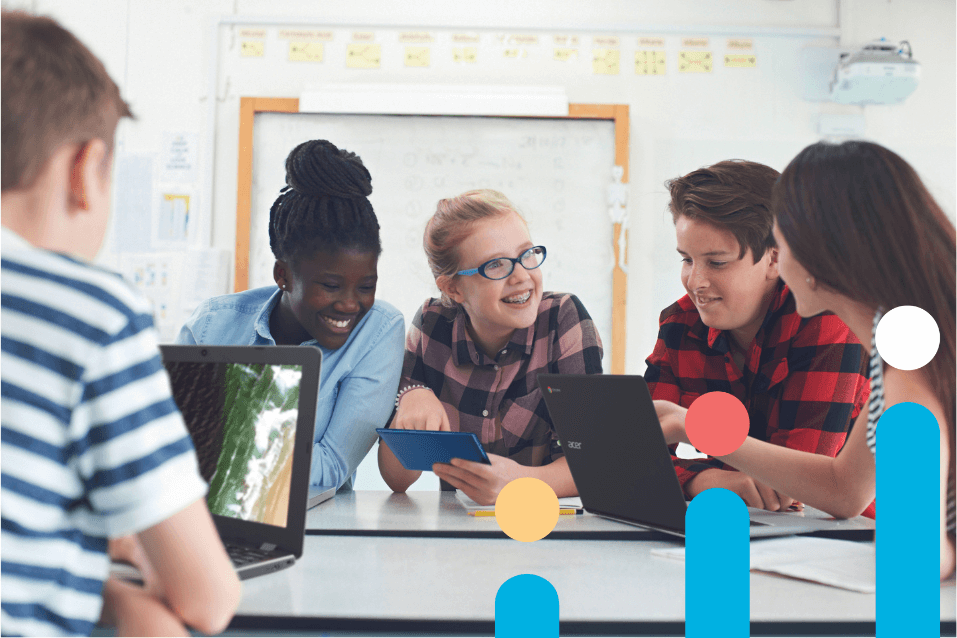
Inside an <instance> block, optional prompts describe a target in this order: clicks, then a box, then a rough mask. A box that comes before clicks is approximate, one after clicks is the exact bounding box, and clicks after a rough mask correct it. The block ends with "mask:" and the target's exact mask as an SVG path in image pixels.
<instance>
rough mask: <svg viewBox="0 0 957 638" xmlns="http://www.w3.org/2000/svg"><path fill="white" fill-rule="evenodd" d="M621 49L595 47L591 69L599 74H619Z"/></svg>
mask: <svg viewBox="0 0 957 638" xmlns="http://www.w3.org/2000/svg"><path fill="white" fill-rule="evenodd" d="M620 62H621V51H619V50H618V49H594V50H593V51H592V57H591V69H592V72H593V73H596V74H598V75H618V68H619V65H620Z"/></svg>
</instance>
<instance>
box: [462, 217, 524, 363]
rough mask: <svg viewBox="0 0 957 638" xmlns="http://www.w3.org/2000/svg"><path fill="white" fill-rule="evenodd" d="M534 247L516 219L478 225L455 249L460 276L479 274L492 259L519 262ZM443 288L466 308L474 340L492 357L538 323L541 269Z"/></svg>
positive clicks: (464, 279)
mask: <svg viewBox="0 0 957 638" xmlns="http://www.w3.org/2000/svg"><path fill="white" fill-rule="evenodd" d="M533 245H534V244H533V243H532V240H531V239H530V237H529V235H528V228H527V227H526V226H525V222H524V221H522V219H521V218H520V217H519V216H518V215H516V214H515V213H508V214H506V215H499V216H496V217H492V218H489V219H485V220H482V221H480V222H477V223H476V224H475V225H474V227H473V229H472V233H471V234H470V235H469V236H468V238H466V239H465V241H463V242H462V244H461V246H459V270H466V269H470V268H478V267H479V266H481V265H482V264H484V263H485V262H487V261H489V260H490V259H495V258H496V257H510V258H513V259H514V258H517V257H518V256H519V255H521V254H522V253H523V252H525V251H526V250H528V249H529V248H531V247H532V246H533ZM444 285H445V292H446V294H448V295H449V296H450V297H451V298H452V299H454V300H455V301H456V302H458V303H460V304H462V306H463V307H464V308H465V311H466V312H467V313H468V315H469V320H470V321H471V324H472V330H473V334H472V337H473V338H474V339H475V340H476V341H477V342H478V343H479V345H480V346H482V348H483V350H485V352H486V354H488V355H489V356H494V355H495V353H496V351H497V350H499V349H500V348H501V347H502V346H504V345H505V344H506V343H507V342H508V340H509V339H510V338H511V336H512V333H513V332H515V330H517V329H519V328H527V327H529V326H531V325H532V324H533V323H535V319H536V318H537V317H538V305H539V303H541V300H542V271H541V268H536V269H534V270H526V269H525V268H523V267H522V266H521V265H520V264H516V265H515V269H514V270H512V274H511V275H509V276H508V277H506V278H505V279H497V280H492V279H486V278H485V277H483V276H482V275H479V274H475V275H471V276H465V275H456V276H454V277H451V278H449V279H447V280H446V281H445V284H444Z"/></svg>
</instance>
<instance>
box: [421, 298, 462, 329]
mask: <svg viewBox="0 0 957 638" xmlns="http://www.w3.org/2000/svg"><path fill="white" fill-rule="evenodd" d="M458 312H459V309H458V306H446V305H445V304H443V303H442V300H441V299H437V298H435V297H430V298H429V299H426V300H425V301H424V302H423V303H422V306H421V307H420V308H419V309H418V310H417V311H416V313H415V318H414V320H413V323H415V324H417V325H419V326H427V325H435V324H436V323H437V322H440V321H441V322H447V323H451V322H452V321H454V320H455V315H457V314H458Z"/></svg>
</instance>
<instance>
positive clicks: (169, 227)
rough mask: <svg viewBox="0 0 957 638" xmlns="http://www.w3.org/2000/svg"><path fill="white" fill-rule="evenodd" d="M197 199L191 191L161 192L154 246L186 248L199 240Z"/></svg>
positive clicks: (156, 217) (154, 232) (154, 228)
mask: <svg viewBox="0 0 957 638" xmlns="http://www.w3.org/2000/svg"><path fill="white" fill-rule="evenodd" d="M197 204H198V202H197V197H196V195H195V193H193V192H191V191H169V190H161V192H160V193H159V194H158V207H157V213H156V216H155V219H154V223H153V246H154V247H156V248H160V249H162V248H170V247H175V246H182V247H185V246H186V245H188V244H194V243H195V242H196V239H197V228H196V223H197V219H196V217H197V211H198V210H199V207H198V205H197Z"/></svg>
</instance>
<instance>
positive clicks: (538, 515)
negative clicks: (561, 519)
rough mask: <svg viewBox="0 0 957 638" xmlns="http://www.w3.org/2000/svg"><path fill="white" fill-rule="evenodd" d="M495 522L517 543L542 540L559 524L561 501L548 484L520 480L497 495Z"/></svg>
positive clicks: (527, 478)
mask: <svg viewBox="0 0 957 638" xmlns="http://www.w3.org/2000/svg"><path fill="white" fill-rule="evenodd" d="M495 520H496V521H497V522H498V526H499V527H501V528H502V531H503V532H505V533H506V534H507V535H508V536H509V537H511V538H514V539H515V540H517V541H522V542H523V543H530V542H532V541H537V540H541V539H543V538H545V537H546V536H548V534H549V533H550V532H551V531H552V530H553V529H555V525H556V524H557V523H558V497H557V496H555V491H554V490H553V489H552V488H551V487H550V486H549V485H548V483H546V482H545V481H540V480H539V479H537V478H530V477H524V478H517V479H515V480H514V481H511V482H509V484H508V485H506V486H505V487H503V488H502V491H501V492H499V493H498V498H497V499H496V500H495Z"/></svg>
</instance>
